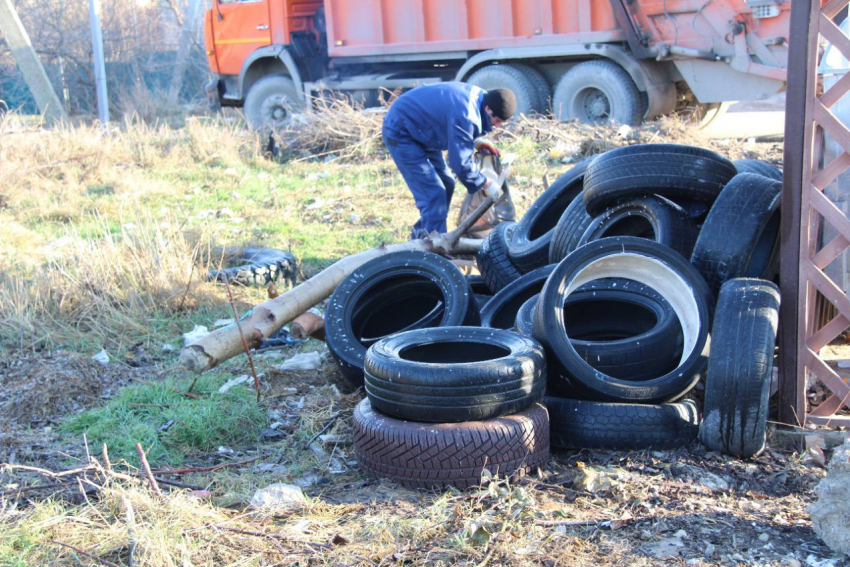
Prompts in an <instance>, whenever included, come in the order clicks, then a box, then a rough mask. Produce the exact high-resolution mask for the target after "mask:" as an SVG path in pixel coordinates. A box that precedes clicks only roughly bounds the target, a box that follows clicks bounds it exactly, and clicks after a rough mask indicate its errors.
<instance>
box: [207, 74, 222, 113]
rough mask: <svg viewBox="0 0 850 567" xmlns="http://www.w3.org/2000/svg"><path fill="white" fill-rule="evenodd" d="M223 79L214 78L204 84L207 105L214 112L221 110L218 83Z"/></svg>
mask: <svg viewBox="0 0 850 567" xmlns="http://www.w3.org/2000/svg"><path fill="white" fill-rule="evenodd" d="M220 82H221V81H220V80H219V79H214V80H212V81H210V82H209V83H207V84H206V85H204V94H205V95H206V97H207V107H208V108H209V109H210V110H212V111H213V112H218V111H219V110H221V96H220V95H219V90H218V88H219V87H218V84H219V83H220Z"/></svg>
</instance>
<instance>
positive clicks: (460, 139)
mask: <svg viewBox="0 0 850 567" xmlns="http://www.w3.org/2000/svg"><path fill="white" fill-rule="evenodd" d="M448 141H449V148H448V149H449V167H450V168H451V169H452V171H454V173H455V175H457V178H458V179H459V180H460V182H461V183H463V185H464V186H465V187H466V189H467V190H468V191H469V192H470V193H474V192H476V191H478V190H479V189H482V188H484V186H485V185H487V184H488V183H489V181H488V180H487V178H486V177H485V176H484V174H483V173H481V172H480V171H479V170H478V168H477V167H475V164H473V163H472V154H473V151H474V149H473V145H474V142H475V139H474V137H473V133H472V125H471V124H470V123H469V122H468V121H465V120H457V121H455V122H454V123H453V124H451V125H450V126H449V135H448Z"/></svg>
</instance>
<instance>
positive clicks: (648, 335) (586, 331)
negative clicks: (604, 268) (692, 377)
mask: <svg viewBox="0 0 850 567" xmlns="http://www.w3.org/2000/svg"><path fill="white" fill-rule="evenodd" d="M537 298H538V296H534V297H532V298H531V299H529V300H528V301H526V302H525V303H523V305H522V307H520V309H519V311H518V312H517V317H516V321H515V323H514V329H515V330H516V331H517V332H518V333H520V334H528V335H529V336H531V334H532V333H533V327H534V310H535V309H536V301H537ZM563 312H564V316H563V321H564V324H565V326H567V334H568V335H569V336H570V342H571V343H572V345H573V347H574V348H575V349H576V352H578V353H579V355H580V356H581V358H582V359H583V360H585V361H586V362H587V363H588V364H590V365H591V366H593V368H595V369H596V370H598V371H600V372H602V373H604V374H607V375H608V376H612V377H614V378H619V379H622V380H649V379H652V378H656V377H658V376H662V375H664V374H666V373H667V372H669V371H671V370H672V369H673V368H675V367H676V365H677V362H678V361H679V359H680V358H681V356H682V342H683V338H682V327H681V325H680V324H679V319H678V317H677V316H676V313H675V312H674V311H673V308H672V307H671V306H670V304H669V303H668V302H667V301H666V300H665V299H664V298H663V297H661V295H659V294H658V293H657V292H656V291H654V290H653V289H652V288H650V287H648V286H646V285H644V284H641V283H638V282H636V281H633V280H627V279H621V278H606V279H602V280H596V281H592V282H589V283H587V284H585V285H583V286H582V287H580V288H579V289H577V290H576V291H575V292H574V293H572V294H571V295H570V296H569V297H568V298H567V301H566V302H565V304H564V311H563ZM552 377H553V381H552V383H551V387H552V389H553V390H554V391H561V392H565V395H573V396H574V395H576V392H575V391H572V392H570V391H568V390H567V389H565V388H564V384H563V381H562V380H560V379H559V378H558V377H557V376H556V375H553V376H552Z"/></svg>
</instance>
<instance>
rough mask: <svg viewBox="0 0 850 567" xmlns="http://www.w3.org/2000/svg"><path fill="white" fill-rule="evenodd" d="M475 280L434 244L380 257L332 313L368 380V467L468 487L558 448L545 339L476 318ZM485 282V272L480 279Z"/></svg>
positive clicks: (358, 372) (346, 351) (346, 357)
mask: <svg viewBox="0 0 850 567" xmlns="http://www.w3.org/2000/svg"><path fill="white" fill-rule="evenodd" d="M474 285H475V284H474V282H471V281H469V280H467V279H466V278H464V276H463V275H462V274H461V273H460V271H459V270H458V269H457V268H456V267H455V266H454V265H453V264H452V263H451V262H450V261H448V260H446V259H445V258H443V257H441V256H438V255H436V254H432V253H428V252H398V253H394V254H388V255H386V256H382V257H380V258H376V259H374V260H371V261H370V262H367V263H365V264H364V265H363V266H361V267H360V268H358V269H357V270H355V271H354V272H353V273H352V274H351V276H350V277H348V278H346V279H345V280H344V281H343V282H342V283H341V284H340V285H339V287H337V289H336V291H335V292H334V294H333V295H332V297H331V299H330V302H329V304H328V309H327V311H326V314H325V332H326V340H327V343H328V348H329V350H330V352H331V354H332V355H333V356H334V358H335V359H336V361H337V362H338V364H339V367H340V369H341V371H342V373H343V375H344V376H345V377H346V378H347V379H348V380H349V381H350V382H351V383H352V384H354V385H361V386H362V385H365V389H366V394H367V398H366V399H365V400H363V402H362V403H360V405H359V406H358V407H357V409H356V410H355V414H354V447H355V453H356V455H357V459H358V461H359V462H360V464H361V465H362V466H363V468H364V469H365V470H366V471H367V472H369V473H371V474H374V475H376V476H381V477H387V478H389V479H392V480H395V481H397V482H399V483H400V484H402V485H404V486H409V487H413V488H445V487H448V486H454V487H456V488H468V487H470V486H477V485H478V484H479V483H480V480H481V475H482V472H483V471H484V469H485V468H486V469H487V470H488V471H489V472H490V473H491V474H498V475H500V476H507V475H513V474H516V473H521V472H524V471H526V470H534V469H536V468H537V467H539V466H542V465H543V464H544V463H545V462H546V460H547V459H548V457H549V420H548V415H547V412H546V408H545V407H543V406H542V405H541V404H540V403H538V402H539V401H540V400H541V399H542V398H543V395H544V392H545V389H546V359H545V355H544V353H543V348H542V347H541V346H540V344H539V343H538V342H537V341H535V340H533V339H530V338H527V337H520V336H518V335H516V334H515V333H512V332H509V331H496V332H494V331H493V330H491V329H483V328H480V327H478V324H479V322H480V315H479V310H478V303H477V302H476V294H474V293H473V286H474ZM479 285H480V284H479Z"/></svg>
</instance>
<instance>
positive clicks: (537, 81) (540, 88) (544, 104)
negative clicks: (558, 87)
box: [511, 63, 552, 114]
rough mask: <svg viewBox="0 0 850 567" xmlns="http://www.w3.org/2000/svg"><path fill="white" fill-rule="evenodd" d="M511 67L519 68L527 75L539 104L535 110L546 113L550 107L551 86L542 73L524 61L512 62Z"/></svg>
mask: <svg viewBox="0 0 850 567" xmlns="http://www.w3.org/2000/svg"><path fill="white" fill-rule="evenodd" d="M511 67H514V68H516V69H519V70H520V71H522V73H523V74H524V75H525V76H526V77H528V80H529V81H531V84H532V85H534V89H535V90H536V91H537V102H538V103H539V105H538V106H537V108H535V110H536V111H537V112H539V113H541V114H546V113H548V112H549V111H550V110H551V109H552V87H551V86H550V85H549V81H547V80H546V77H544V76H543V73H541V72H540V71H538V70H537V69H535V68H534V67H532V66H531V65H526V64H525V63H512V64H511Z"/></svg>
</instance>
